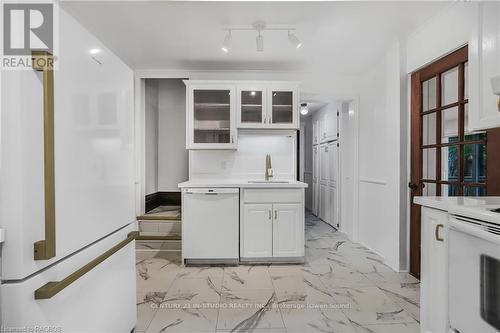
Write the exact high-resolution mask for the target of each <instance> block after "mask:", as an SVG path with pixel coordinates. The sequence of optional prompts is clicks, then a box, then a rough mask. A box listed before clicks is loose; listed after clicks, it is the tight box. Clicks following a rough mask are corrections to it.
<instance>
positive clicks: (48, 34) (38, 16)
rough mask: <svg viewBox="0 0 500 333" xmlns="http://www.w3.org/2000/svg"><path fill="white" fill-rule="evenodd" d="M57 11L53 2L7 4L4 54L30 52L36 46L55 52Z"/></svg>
mask: <svg viewBox="0 0 500 333" xmlns="http://www.w3.org/2000/svg"><path fill="white" fill-rule="evenodd" d="M53 13H54V11H53V4H51V3H6V4H4V5H3V22H4V23H3V54H4V56H29V55H31V51H32V50H39V51H47V52H50V53H53V48H54V24H53V22H54V17H53Z"/></svg>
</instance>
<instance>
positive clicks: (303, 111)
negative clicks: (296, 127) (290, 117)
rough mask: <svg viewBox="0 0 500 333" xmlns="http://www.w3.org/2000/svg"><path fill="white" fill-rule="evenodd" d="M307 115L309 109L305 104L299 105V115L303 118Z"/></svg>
mask: <svg viewBox="0 0 500 333" xmlns="http://www.w3.org/2000/svg"><path fill="white" fill-rule="evenodd" d="M308 113H309V108H308V107H307V103H302V104H300V114H301V115H303V116H305V115H306V114H308Z"/></svg>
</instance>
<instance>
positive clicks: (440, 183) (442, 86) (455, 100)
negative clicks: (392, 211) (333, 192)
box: [409, 46, 486, 278]
mask: <svg viewBox="0 0 500 333" xmlns="http://www.w3.org/2000/svg"><path fill="white" fill-rule="evenodd" d="M467 60H468V47H467V46H465V47H463V48H461V49H459V50H457V51H455V52H453V53H450V54H449V55H447V56H445V57H443V58H441V59H440V60H437V61H436V62H434V63H432V64H430V65H429V66H427V67H425V68H423V69H421V70H419V71H417V72H415V73H413V74H412V76H411V182H410V183H409V187H410V188H411V202H412V204H411V221H410V273H411V274H412V275H414V276H416V277H418V278H419V277H420V242H421V237H420V232H421V231H420V224H421V223H420V217H421V214H420V206H418V205H415V204H413V197H415V196H464V195H466V196H467V195H471V196H480V195H485V194H486V134H485V133H477V132H471V131H470V130H469V125H468V119H469V115H468V102H469V100H468V86H467V68H468V63H467Z"/></svg>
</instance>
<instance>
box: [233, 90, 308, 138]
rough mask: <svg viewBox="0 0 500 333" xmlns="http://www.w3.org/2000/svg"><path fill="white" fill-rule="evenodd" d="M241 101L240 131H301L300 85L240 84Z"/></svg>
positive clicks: (238, 97) (239, 106) (237, 109)
mask: <svg viewBox="0 0 500 333" xmlns="http://www.w3.org/2000/svg"><path fill="white" fill-rule="evenodd" d="M237 99H238V101H237V106H236V113H237V117H238V124H237V127H238V128H275V129H276V128H283V129H298V128H299V113H298V85H297V84H269V83H265V82H262V83H259V82H257V83H253V84H244V85H241V84H238V86H237Z"/></svg>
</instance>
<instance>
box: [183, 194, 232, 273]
mask: <svg viewBox="0 0 500 333" xmlns="http://www.w3.org/2000/svg"><path fill="white" fill-rule="evenodd" d="M239 206H240V190H239V189H238V188H185V189H183V191H182V257H183V258H184V263H185V264H187V265H188V264H205V263H221V264H234V263H237V262H238V261H239V243H238V242H239V224H240V223H239V220H240V214H239Z"/></svg>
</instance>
